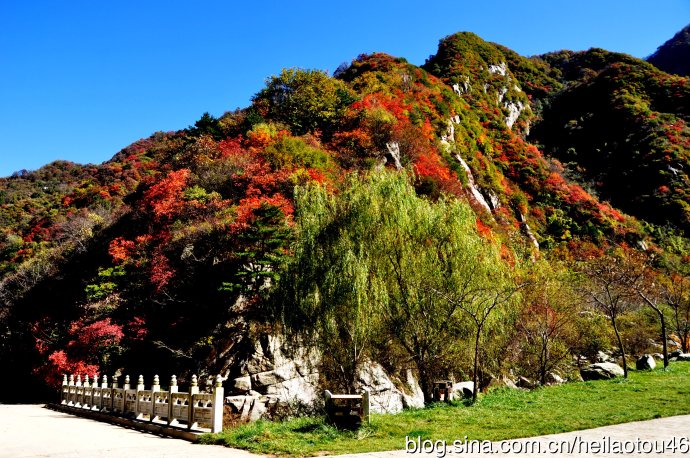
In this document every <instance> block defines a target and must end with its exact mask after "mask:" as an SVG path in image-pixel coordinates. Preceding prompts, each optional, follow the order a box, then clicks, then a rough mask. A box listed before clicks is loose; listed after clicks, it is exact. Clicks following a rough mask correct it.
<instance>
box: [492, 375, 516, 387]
mask: <svg viewBox="0 0 690 458" xmlns="http://www.w3.org/2000/svg"><path fill="white" fill-rule="evenodd" d="M486 388H487V389H489V390H490V389H493V388H512V389H515V390H517V389H518V386H517V385H516V384H515V382H513V381H512V380H511V379H509V378H508V377H506V376H505V375H504V376H501V377H493V376H492V377H491V379H490V380H489V383H488V385H487V386H486Z"/></svg>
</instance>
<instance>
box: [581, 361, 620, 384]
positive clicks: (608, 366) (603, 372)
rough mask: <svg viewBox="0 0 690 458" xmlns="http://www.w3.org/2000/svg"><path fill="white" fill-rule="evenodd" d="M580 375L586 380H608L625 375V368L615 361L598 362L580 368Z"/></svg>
mask: <svg viewBox="0 0 690 458" xmlns="http://www.w3.org/2000/svg"><path fill="white" fill-rule="evenodd" d="M580 375H582V379H583V380H584V381H588V380H607V379H612V378H616V377H623V375H625V373H624V372H623V368H622V367H620V366H619V365H618V364H615V363H596V364H590V365H589V366H587V367H585V368H583V369H580Z"/></svg>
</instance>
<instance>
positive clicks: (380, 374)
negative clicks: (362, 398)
mask: <svg viewBox="0 0 690 458" xmlns="http://www.w3.org/2000/svg"><path fill="white" fill-rule="evenodd" d="M406 379H407V380H405V381H402V380H396V381H397V382H398V383H397V384H396V383H395V382H394V380H395V379H394V378H393V377H391V376H389V375H388V374H387V373H386V371H385V370H384V368H383V366H381V365H380V364H379V363H376V362H369V363H367V364H364V365H363V367H362V369H361V370H360V373H359V375H358V377H357V385H358V386H357V388H358V390H363V389H366V390H368V391H369V394H370V396H369V399H370V402H371V411H372V412H378V413H397V412H400V411H401V410H403V409H404V408H411V407H413V408H421V407H424V393H423V392H422V389H421V388H420V386H419V384H418V383H417V380H416V379H415V377H414V375H413V374H412V371H409V370H408V371H407V372H406Z"/></svg>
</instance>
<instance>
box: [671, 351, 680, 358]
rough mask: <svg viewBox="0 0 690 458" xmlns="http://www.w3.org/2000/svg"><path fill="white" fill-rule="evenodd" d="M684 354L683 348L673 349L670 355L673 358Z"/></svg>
mask: <svg viewBox="0 0 690 458" xmlns="http://www.w3.org/2000/svg"><path fill="white" fill-rule="evenodd" d="M682 354H683V351H682V350H673V351H672V352H671V354H670V355H669V356H671V358H677V357H679V356H680V355H682Z"/></svg>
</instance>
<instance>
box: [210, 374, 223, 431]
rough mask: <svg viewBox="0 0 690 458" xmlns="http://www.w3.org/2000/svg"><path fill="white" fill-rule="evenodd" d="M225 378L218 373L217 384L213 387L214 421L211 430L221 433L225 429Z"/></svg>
mask: <svg viewBox="0 0 690 458" xmlns="http://www.w3.org/2000/svg"><path fill="white" fill-rule="evenodd" d="M224 400H225V399H224V390H223V378H222V377H221V376H220V374H219V375H216V384H215V386H214V387H213V421H212V423H211V432H212V433H219V432H221V431H223V404H224Z"/></svg>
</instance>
